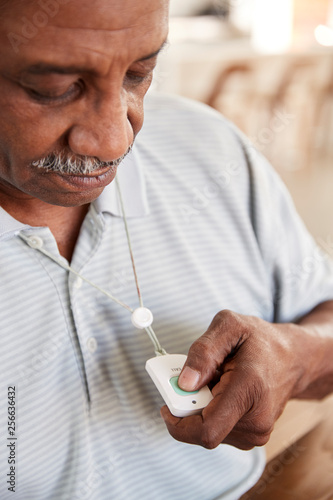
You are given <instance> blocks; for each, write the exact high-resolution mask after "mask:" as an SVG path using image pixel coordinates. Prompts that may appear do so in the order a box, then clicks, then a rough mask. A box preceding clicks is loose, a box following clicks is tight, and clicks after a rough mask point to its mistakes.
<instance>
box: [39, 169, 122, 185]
mask: <svg viewBox="0 0 333 500" xmlns="http://www.w3.org/2000/svg"><path fill="white" fill-rule="evenodd" d="M117 168H118V166H117V165H110V166H108V167H104V168H101V169H99V170H95V171H94V172H92V173H89V174H68V173H61V172H52V171H48V172H43V176H48V178H49V179H52V182H53V183H55V184H57V185H58V186H59V187H60V186H61V187H65V188H67V189H68V188H70V190H71V191H73V190H74V191H77V190H79V191H85V190H91V189H96V188H104V187H106V186H107V185H108V184H110V182H112V181H113V179H114V178H115V176H116V173H117Z"/></svg>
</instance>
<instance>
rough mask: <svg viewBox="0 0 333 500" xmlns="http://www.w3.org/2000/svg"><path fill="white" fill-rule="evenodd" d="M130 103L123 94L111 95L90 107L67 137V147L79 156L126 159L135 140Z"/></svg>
mask: <svg viewBox="0 0 333 500" xmlns="http://www.w3.org/2000/svg"><path fill="white" fill-rule="evenodd" d="M128 114H129V113H128V104H127V102H126V99H125V98H124V97H123V96H122V95H116V96H115V95H110V94H109V95H108V96H106V97H104V98H100V99H99V101H98V102H97V103H92V104H91V105H90V106H88V105H87V107H86V109H85V111H84V112H83V113H81V114H80V117H79V119H77V120H76V122H75V123H74V125H72V127H71V129H70V131H69V134H68V145H69V147H70V149H71V151H72V152H73V153H74V154H76V155H82V156H91V157H96V158H98V159H99V160H100V161H105V162H109V161H113V160H117V159H118V158H120V157H121V156H123V155H124V154H125V153H126V152H127V151H128V148H129V147H130V146H131V145H132V143H133V140H134V132H133V128H132V125H131V122H130V120H129V118H128Z"/></svg>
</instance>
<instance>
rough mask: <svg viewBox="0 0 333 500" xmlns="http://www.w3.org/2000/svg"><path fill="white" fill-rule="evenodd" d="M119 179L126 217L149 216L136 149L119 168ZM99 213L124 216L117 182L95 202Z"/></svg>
mask: <svg viewBox="0 0 333 500" xmlns="http://www.w3.org/2000/svg"><path fill="white" fill-rule="evenodd" d="M117 177H118V180H119V184H120V188H121V194H122V198H123V202H124V207H125V213H126V217H144V216H146V215H149V205H148V200H147V193H146V183H145V178H144V175H143V171H142V162H141V159H140V154H139V152H138V150H137V148H136V146H134V147H133V149H132V151H131V152H130V153H129V154H128V155H127V156H126V158H125V159H124V160H123V161H122V162H121V164H120V165H119V167H118V173H117ZM93 205H94V208H95V210H96V211H97V213H105V212H106V213H109V214H111V215H114V216H116V217H121V216H122V211H121V206H120V200H119V195H118V192H117V187H116V183H115V182H111V184H109V185H108V186H106V188H105V189H104V191H103V192H102V194H101V195H100V196H99V197H98V198H97V200H95V201H94V202H93Z"/></svg>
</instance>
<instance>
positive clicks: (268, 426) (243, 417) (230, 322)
mask: <svg viewBox="0 0 333 500" xmlns="http://www.w3.org/2000/svg"><path fill="white" fill-rule="evenodd" d="M306 339H307V336H306V331H305V329H304V328H303V327H302V326H299V325H294V324H271V323H267V322H266V321H263V320H261V319H259V318H255V317H251V316H243V315H240V314H236V313H233V312H231V311H222V312H220V313H218V314H217V315H216V316H215V318H214V320H213V321H212V323H211V325H210V327H209V329H208V330H207V332H206V333H205V334H204V335H203V336H202V337H200V338H199V339H198V340H197V341H196V342H195V343H194V344H193V345H192V347H191V349H190V351H189V353H188V358H187V361H186V364H185V365H184V368H183V370H182V373H181V375H180V377H179V386H180V387H181V388H182V389H183V390H187V391H193V390H196V389H199V388H200V387H203V386H204V385H206V384H209V386H210V387H211V390H212V393H213V396H214V399H213V400H212V402H211V403H210V404H209V405H208V406H207V407H206V408H205V409H204V410H203V412H202V414H201V415H194V416H190V417H185V418H178V417H174V416H173V415H172V414H171V413H170V412H169V410H168V408H167V407H166V406H164V407H163V408H162V409H161V415H162V417H163V419H164V420H165V423H166V425H167V428H168V430H169V432H170V434H171V436H173V437H174V438H175V439H177V440H178V441H183V442H185V443H192V444H197V445H201V446H204V447H205V448H209V449H212V448H215V447H216V446H218V445H219V444H220V443H226V444H230V445H233V446H236V447H237V448H241V449H244V450H248V449H251V448H253V447H254V446H261V445H264V444H266V443H267V441H268V439H269V437H270V434H271V432H272V430H273V427H274V423H275V421H276V419H277V418H278V417H279V416H280V414H281V413H282V411H283V409H284V407H285V405H286V403H287V401H288V400H289V399H290V398H291V397H293V396H295V395H296V394H297V393H300V392H302V390H304V388H303V387H302V383H301V380H302V378H303V375H304V371H305V368H304V365H305V361H306V349H307V348H309V345H308V344H309V343H307V341H306Z"/></svg>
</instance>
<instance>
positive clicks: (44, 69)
mask: <svg viewBox="0 0 333 500" xmlns="http://www.w3.org/2000/svg"><path fill="white" fill-rule="evenodd" d="M167 43H168V42H167V40H164V42H163V43H162V45H161V46H160V48H159V49H158V50H156V51H155V52H152V53H151V54H148V55H147V56H144V57H141V58H140V59H138V60H137V61H135V62H136V63H139V62H144V61H149V60H150V59H154V57H157V56H158V54H159V53H160V52H161V51H162V50H163V49H164V48H165V46H166V45H167ZM86 72H87V68H86V67H83V66H75V65H71V66H60V65H57V64H47V63H37V64H33V65H32V66H29V67H28V68H26V70H25V73H30V74H33V75H45V74H49V73H58V74H60V75H70V74H73V73H86Z"/></svg>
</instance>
